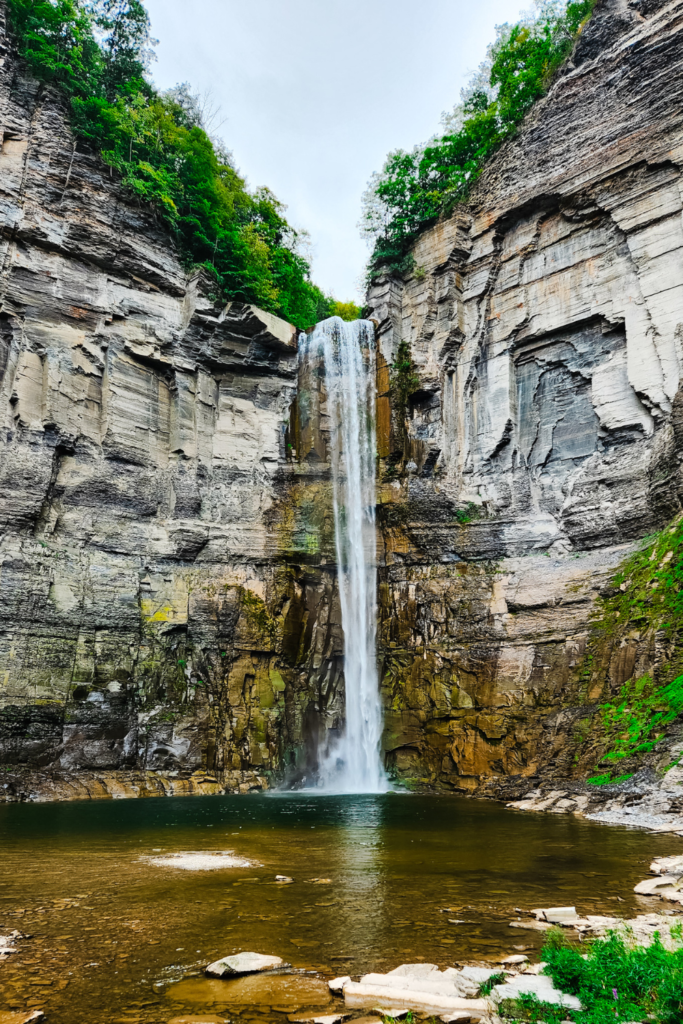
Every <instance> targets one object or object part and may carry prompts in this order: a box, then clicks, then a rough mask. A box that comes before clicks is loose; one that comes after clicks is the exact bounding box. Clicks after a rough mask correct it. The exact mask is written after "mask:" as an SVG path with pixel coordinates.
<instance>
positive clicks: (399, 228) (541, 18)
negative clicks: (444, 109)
mask: <svg viewBox="0 0 683 1024" xmlns="http://www.w3.org/2000/svg"><path fill="white" fill-rule="evenodd" d="M594 4H595V0H570V2H567V0H537V4H536V6H537V14H536V15H535V16H531V17H527V18H525V19H524V20H522V21H520V22H519V23H518V24H516V25H512V26H510V25H502V26H499V28H498V39H497V40H496V42H495V43H494V44H493V45H492V46H491V47H489V52H488V59H487V60H486V61H485V62H484V63H483V64H482V65H481V67H480V69H479V71H478V73H477V74H476V75H475V76H474V78H473V80H472V82H471V83H470V86H469V88H467V89H466V90H463V93H462V103H461V104H460V105H459V106H458V107H456V108H455V110H454V112H453V113H452V114H451V115H448V116H446V117H445V118H444V121H443V124H444V127H445V128H446V132H445V133H444V135H442V136H441V137H439V138H434V139H432V140H430V142H429V143H428V144H427V145H426V146H423V147H420V146H418V147H416V148H415V149H414V150H413V151H412V152H411V153H406V152H404V151H403V150H397V151H396V152H395V153H391V154H390V155H389V157H388V158H387V161H386V163H385V165H384V168H383V170H382V172H381V173H380V174H376V175H374V176H373V178H372V179H371V181H370V184H369V186H368V190H367V192H366V194H365V210H364V215H363V229H364V231H365V232H366V234H367V235H369V236H370V237H372V238H374V240H375V248H374V252H373V255H372V257H371V260H370V268H369V276H370V279H372V278H373V277H376V276H378V275H379V274H381V273H383V272H386V271H390V272H391V271H395V272H398V273H406V272H409V271H412V270H413V269H414V267H413V261H412V257H411V255H410V252H409V250H410V247H411V245H412V244H413V242H414V241H415V239H416V238H417V236H418V235H419V234H420V232H421V231H423V230H424V229H425V228H427V227H429V226H430V225H431V224H433V223H435V221H436V220H437V219H438V218H439V217H441V216H447V215H449V214H450V213H452V211H453V208H454V206H455V205H456V204H457V203H459V202H461V201H462V200H463V199H465V198H466V196H467V194H468V192H469V190H470V188H471V186H472V183H473V182H474V181H476V179H477V178H478V176H479V175H480V174H481V171H482V169H483V167H484V164H485V163H486V161H487V160H488V158H489V157H490V156H491V155H492V154H493V153H494V152H495V151H496V150H497V149H498V148H499V147H500V145H501V144H502V143H503V142H504V141H505V140H506V139H509V138H510V137H511V136H513V135H514V134H515V132H516V131H517V128H518V127H519V125H520V123H521V121H522V120H523V118H524V116H525V114H526V113H527V112H528V111H529V109H530V108H531V107H532V106H533V104H534V103H535V102H536V100H537V99H539V97H541V96H543V94H544V93H545V92H546V91H547V89H548V86H549V84H550V82H551V81H552V78H553V76H554V74H555V72H556V71H557V69H558V68H559V66H560V65H561V64H562V62H563V61H564V60H565V58H566V57H567V56H568V54H569V53H570V52H571V49H572V46H573V44H574V41H575V39H576V37H577V36H578V34H579V32H580V31H581V29H582V27H583V25H584V23H585V22H586V20H587V19H588V18H589V17H590V14H591V12H592V10H593V6H594Z"/></svg>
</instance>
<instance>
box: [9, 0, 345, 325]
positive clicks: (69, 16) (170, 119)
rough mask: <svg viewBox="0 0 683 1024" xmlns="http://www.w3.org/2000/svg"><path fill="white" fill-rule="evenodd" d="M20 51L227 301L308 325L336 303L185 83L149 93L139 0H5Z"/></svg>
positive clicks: (77, 127)
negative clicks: (212, 130) (213, 134)
mask: <svg viewBox="0 0 683 1024" xmlns="http://www.w3.org/2000/svg"><path fill="white" fill-rule="evenodd" d="M8 6H9V13H10V23H11V29H12V31H13V34H14V36H15V38H16V42H17V46H18V49H19V52H20V54H21V56H22V57H23V58H24V60H25V61H26V62H27V64H28V67H29V68H30V70H31V72H32V73H33V75H35V76H36V77H37V78H38V79H40V80H41V81H43V82H50V83H52V84H53V85H55V86H57V87H58V88H59V89H61V90H62V91H63V92H64V93H65V94H66V95H67V96H68V98H69V103H70V107H71V113H72V124H73V128H74V131H75V133H76V135H77V137H78V138H79V139H81V140H83V141H84V142H85V143H86V144H87V145H90V146H92V147H94V148H96V149H98V150H99V152H100V153H101V155H102V158H103V160H104V161H105V162H106V163H107V164H109V166H110V167H111V168H112V169H115V170H116V171H117V172H118V173H119V174H120V175H121V178H122V180H123V182H124V184H125V186H126V187H127V189H128V190H129V191H130V192H131V193H132V194H133V195H134V196H137V197H138V199H139V200H140V201H141V202H146V203H150V204H152V206H153V208H154V209H155V210H156V211H157V213H158V215H159V217H160V218H162V219H163V220H164V221H165V222H166V223H167V224H168V226H169V227H170V228H171V230H172V231H173V233H174V235H175V237H176V238H177V240H178V243H179V247H180V251H181V253H182V255H183V257H184V259H185V260H186V263H187V265H188V267H191V266H203V267H204V268H206V270H207V271H208V272H209V273H210V274H211V275H212V276H213V277H214V279H215V281H216V292H217V295H220V296H221V297H222V298H224V299H237V300H239V301H243V302H253V303H255V304H256V305H258V306H261V307H262V308H263V309H266V310H269V311H271V312H273V313H276V314H278V315H279V316H282V317H284V318H285V319H286V320H289V321H290V322H291V323H293V324H295V325H296V326H297V327H299V328H302V329H305V328H307V327H310V326H311V325H312V324H314V323H316V322H317V321H318V320H321V319H323V318H324V317H326V316H329V315H331V307H332V303H333V300H331V299H329V298H328V297H327V296H325V295H324V294H323V292H322V291H321V290H320V289H319V288H317V287H316V286H315V285H314V284H313V283H312V282H311V280H310V268H309V265H308V263H307V261H306V259H305V258H304V257H303V256H302V255H301V253H300V252H299V251H298V249H299V242H300V237H299V235H298V234H297V232H296V231H295V230H294V229H293V228H292V227H291V226H290V225H289V224H288V223H287V221H286V219H285V217H284V207H283V206H282V204H281V203H279V202H278V201H277V199H276V198H275V196H274V195H273V194H272V192H270V191H269V190H268V189H266V188H260V189H257V190H256V191H254V192H250V191H249V190H248V189H247V187H246V185H245V182H244V180H243V178H242V177H241V176H240V175H239V174H238V172H237V170H236V169H235V167H234V166H233V163H232V159H231V157H230V154H229V153H227V152H225V151H224V150H223V149H222V148H221V146H220V145H218V144H216V143H214V142H213V141H212V140H211V138H210V137H209V135H208V133H207V131H206V128H205V125H204V123H203V118H202V113H201V109H200V106H199V104H198V103H197V102H196V100H195V98H194V97H193V96H192V95H191V93H190V92H189V91H188V90H187V88H186V87H182V86H181V87H178V88H176V89H174V90H171V91H170V92H168V93H165V94H160V93H158V92H157V91H156V90H155V89H154V88H153V87H152V85H150V83H149V81H148V80H147V78H146V72H147V70H148V67H149V62H150V58H151V55H152V45H153V43H152V41H151V40H150V37H149V18H148V15H147V11H146V10H145V8H144V6H143V5H142V3H141V2H140V0H92V2H87V0H8Z"/></svg>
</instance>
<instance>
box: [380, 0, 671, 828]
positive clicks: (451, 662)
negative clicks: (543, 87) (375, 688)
mask: <svg viewBox="0 0 683 1024" xmlns="http://www.w3.org/2000/svg"><path fill="white" fill-rule="evenodd" d="M682 61H683V4H682V3H680V2H670V3H662V2H659V3H647V2H645V3H627V2H626V0H603V2H602V3H599V4H598V5H597V7H596V9H595V12H594V14H593V17H592V19H591V21H590V22H589V23H588V25H587V26H586V27H585V29H584V31H583V33H582V34H581V36H580V37H579V40H578V42H577V44H576V46H575V50H574V53H573V54H572V57H571V59H570V61H569V62H568V63H567V64H566V65H565V66H564V67H563V69H562V70H561V73H560V75H559V76H558V78H557V80H556V81H555V82H554V84H553V85H552V87H551V89H550V90H549V93H548V95H547V96H546V97H545V98H544V99H543V100H542V101H540V102H539V103H538V104H537V106H536V107H535V108H534V109H533V110H532V112H531V113H530V115H528V116H527V119H526V120H525V122H524V125H523V127H522V130H521V131H520V133H519V135H518V136H517V137H516V138H515V139H514V140H513V141H511V142H509V143H508V144H506V146H505V147H504V148H503V150H502V151H501V152H500V153H499V154H498V155H497V157H496V158H495V159H494V160H493V161H491V163H490V164H489V165H488V167H487V169H486V171H485V172H484V175H483V176H482V178H481V179H480V181H479V182H478V183H477V185H476V186H475V188H474V190H473V194H472V197H471V201H470V202H469V203H468V205H467V207H463V208H460V209H458V210H457V211H456V213H455V215H454V216H453V217H452V218H451V219H450V220H447V221H445V222H443V223H439V224H438V225H437V226H436V227H434V228H433V229H432V230H430V231H428V232H427V233H425V234H424V235H423V236H422V237H421V238H420V240H419V241H418V243H417V245H416V246H415V248H414V250H413V257H414V266H413V270H412V271H411V272H410V273H407V274H405V275H404V276H403V278H401V279H397V278H396V277H387V278H385V279H380V280H377V281H376V282H375V284H374V285H373V287H372V288H371V289H370V293H369V300H368V301H369V306H370V314H369V315H370V316H372V317H374V318H375V319H376V320H377V321H378V324H379V328H378V334H379V348H380V351H381V355H382V356H383V359H384V362H385V364H386V366H387V368H388V367H390V366H391V365H393V364H395V362H396V359H397V355H399V354H401V358H402V360H403V361H405V358H406V353H409V354H410V357H411V358H412V362H413V367H414V375H415V377H416V380H415V381H413V382H412V383H411V384H410V389H409V390H410V391H411V393H410V394H409V395H408V398H407V402H406V403H404V405H403V406H402V407H400V408H397V407H396V406H397V403H396V397H397V396H398V395H400V392H401V387H400V382H399V386H398V387H397V386H396V384H395V385H394V387H393V389H392V387H391V381H390V374H389V371H388V369H387V371H386V372H385V373H384V375H383V377H382V379H381V381H380V394H381V395H382V397H380V399H379V401H380V405H381V409H380V416H379V421H380V428H381V431H382V436H381V437H380V441H379V447H380V454H381V456H382V466H383V480H384V482H383V484H382V487H381V493H380V496H379V501H380V506H379V518H380V522H381V523H382V527H383V529H382V534H383V539H384V565H383V567H382V570H381V578H382V582H381V588H380V594H381V627H380V628H381V636H382V642H383V656H384V682H383V685H384V687H385V699H386V706H387V708H388V717H387V725H388V729H387V733H388V735H387V748H388V751H389V759H390V761H392V762H393V764H394V765H395V767H396V769H397V771H398V774H399V775H404V776H407V777H410V776H420V777H423V778H428V779H430V780H431V781H432V782H434V783H439V784H442V785H445V786H449V787H453V788H455V789H458V790H464V791H474V790H479V791H482V790H483V791H488V792H497V793H503V794H505V793H507V794H509V795H514V794H518V795H519V794H522V793H524V792H526V791H527V790H528V789H531V788H533V786H534V785H536V784H538V783H542V782H544V781H545V782H547V781H548V780H553V779H555V780H557V779H563V780H571V779H572V778H574V779H579V778H585V777H586V775H587V774H594V766H595V764H596V760H598V759H599V757H600V754H601V753H602V752H604V748H603V750H602V751H601V750H600V743H599V742H593V735H594V731H596V732H599V731H600V728H599V726H600V717H601V716H600V715H599V714H597V711H598V707H599V705H600V704H601V703H602V702H604V701H605V700H609V699H610V697H611V696H614V695H617V694H618V693H619V691H620V688H621V687H622V685H623V684H624V683H625V682H626V681H627V680H629V679H632V678H635V677H637V676H643V675H645V674H648V673H649V674H650V675H651V676H653V675H654V676H656V674H657V671H658V670H659V669H660V668H661V667H662V666H664V665H665V664H668V663H670V662H671V661H672V659H673V658H674V654H675V651H674V650H673V648H674V647H675V641H673V640H672V639H671V637H670V636H668V635H667V634H666V633H665V631H662V630H659V629H657V628H655V627H654V626H649V625H648V623H647V622H644V621H641V622H639V623H630V624H629V623H625V626H630V628H624V629H615V630H614V631H613V632H612V634H611V635H607V636H604V635H603V636H602V637H601V639H600V643H599V644H597V646H596V639H595V633H594V619H595V618H596V617H598V614H599V607H598V605H597V604H596V602H597V600H598V598H599V595H600V594H601V593H602V594H603V595H609V593H610V587H611V584H610V580H611V578H612V576H613V575H614V572H615V569H616V568H617V567H618V566H619V565H620V563H621V562H623V560H624V558H625V557H626V555H628V554H629V552H630V551H631V550H632V544H633V541H635V540H636V539H638V538H642V537H643V536H644V535H647V534H650V533H652V532H653V531H655V530H658V529H660V528H661V527H662V526H663V524H665V523H666V522H667V521H668V520H670V519H672V517H674V516H676V515H677V514H678V513H679V512H680V510H681V489H682V479H681V469H680V463H681V433H680V430H681V427H680V424H681V410H682V409H683V393H682V392H681V390H680V379H681V370H682V367H683V220H682V210H683V193H682V186H683V180H682V178H681V163H682V161H683V115H682V107H681V90H683V79H682V77H681V71H682V70H683V68H682ZM668 557H669V558H670V557H671V555H670V554H669V555H668ZM623 589H625V588H623V587H622V590H623ZM653 600H654V597H653ZM679 732H680V730H679V731H678V732H677V731H676V728H675V727H672V735H671V738H670V742H671V745H672V746H673V748H674V749H675V752H676V753H680V751H681V750H683V744H681V743H680V739H681V737H680V736H679ZM660 760H662V757H660ZM669 760H670V752H668V751H667V752H666V753H664V754H663V763H667V764H668V762H669ZM676 771H677V772H678V771H679V770H676ZM675 777H676V776H675V775H674V776H671V775H670V776H669V778H668V782H669V783H670V784H671V785H673V779H674V778H675ZM558 788H560V787H557V786H556V789H558ZM570 788H571V786H570ZM560 796H562V797H563V798H564V797H567V793H566V792H564V793H561V794H560ZM588 799H589V798H588V797H587V796H582V797H581V799H580V805H582V806H585V805H586V804H587V802H588ZM678 803H679V804H681V800H680V797H679V798H678ZM565 804H571V800H565ZM680 809H681V808H680V807H679V810H680Z"/></svg>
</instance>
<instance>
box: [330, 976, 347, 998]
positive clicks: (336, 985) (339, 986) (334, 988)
mask: <svg viewBox="0 0 683 1024" xmlns="http://www.w3.org/2000/svg"><path fill="white" fill-rule="evenodd" d="M347 981H351V976H350V975H348V974H345V975H344V977H343V978H332V980H331V981H328V983H327V984H328V987H329V990H330V992H334V994H335V995H336V996H340V995H341V994H342V993H343V991H344V985H346V983H347Z"/></svg>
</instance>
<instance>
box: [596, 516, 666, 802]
mask: <svg viewBox="0 0 683 1024" xmlns="http://www.w3.org/2000/svg"><path fill="white" fill-rule="evenodd" d="M634 631H635V632H636V633H638V634H641V635H642V634H643V633H645V632H650V631H657V632H658V634H659V636H660V637H661V638H662V639H665V640H666V646H667V648H668V649H669V651H670V660H669V661H665V662H663V663H662V664H660V665H659V666H658V669H657V675H656V677H655V678H654V679H653V678H651V677H650V676H649V675H643V676H640V677H638V678H636V679H628V680H627V681H626V682H625V683H624V684H623V685H622V686H621V687H620V690H619V694H618V695H617V696H616V697H613V698H611V699H610V700H609V701H607V702H606V703H604V704H602V705H601V706H600V709H599V719H598V720H599V723H600V725H601V728H602V733H603V737H604V746H605V747H606V748H607V751H606V753H605V754H604V756H603V757H602V759H601V761H600V768H601V769H603V771H601V772H600V773H599V774H597V775H595V776H593V777H592V778H590V779H589V780H588V781H589V782H590V783H592V784H593V785H607V784H609V783H612V784H615V783H618V782H624V781H626V780H627V779H628V778H630V777H631V774H633V772H631V773H628V772H626V773H623V768H622V773H621V774H613V773H612V770H611V769H612V767H614V768H616V767H617V766H618V765H619V766H621V763H622V762H624V761H626V760H627V759H630V758H632V759H633V761H631V763H630V764H629V768H637V766H638V761H639V759H640V758H642V757H643V756H644V755H647V754H649V753H651V752H652V751H653V750H655V748H656V746H657V744H658V743H659V742H660V740H661V739H663V738H664V736H665V735H666V733H667V728H668V727H669V726H670V725H671V724H672V723H673V722H675V721H676V720H677V719H678V718H679V717H681V716H683V518H681V519H678V520H676V521H675V522H674V523H673V524H672V525H671V526H668V527H667V528H665V529H664V530H662V531H661V533H657V534H654V535H653V536H651V537H648V538H646V539H645V541H644V542H643V545H642V547H641V549H640V550H639V551H637V552H636V553H635V554H634V555H632V556H631V557H630V558H629V559H628V560H627V561H626V562H625V563H624V565H623V566H622V568H621V569H620V571H619V572H618V573H617V574H616V576H615V577H614V579H613V594H612V596H611V597H608V598H606V599H605V600H604V601H603V605H602V614H601V618H600V620H599V621H597V622H596V623H595V626H594V635H595V641H594V643H595V644H598V645H599V644H600V643H601V641H605V640H607V641H610V642H612V643H614V641H615V639H616V638H619V637H620V636H623V635H627V634H632V633H633V632H634ZM596 665H597V659H596V658H595V655H594V653H589V654H588V655H587V657H586V666H587V670H586V672H585V676H584V685H586V686H587V685H588V684H589V682H590V676H591V674H592V672H593V671H594V670H595V669H596ZM668 767H672V766H671V765H669V766H668ZM605 768H607V769H609V770H607V771H605V770H604V769H605Z"/></svg>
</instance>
